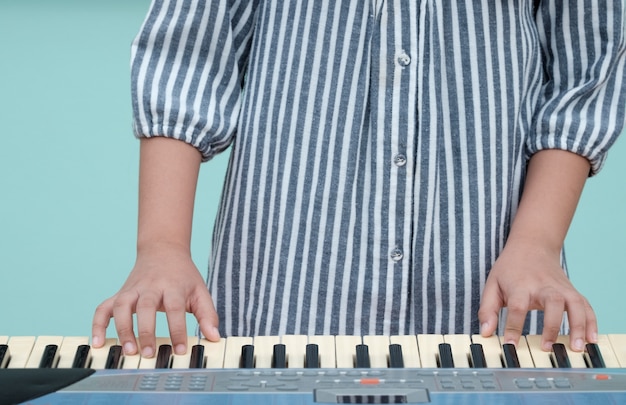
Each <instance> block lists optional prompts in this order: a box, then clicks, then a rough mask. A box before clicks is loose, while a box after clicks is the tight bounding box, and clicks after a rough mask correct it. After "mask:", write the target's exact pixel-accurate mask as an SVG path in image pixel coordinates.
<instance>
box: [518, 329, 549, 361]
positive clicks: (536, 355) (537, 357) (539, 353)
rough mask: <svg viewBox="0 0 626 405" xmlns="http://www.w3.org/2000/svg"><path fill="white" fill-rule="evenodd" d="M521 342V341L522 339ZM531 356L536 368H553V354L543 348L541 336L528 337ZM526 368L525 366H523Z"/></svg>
mask: <svg viewBox="0 0 626 405" xmlns="http://www.w3.org/2000/svg"><path fill="white" fill-rule="evenodd" d="M520 340H521V339H520ZM526 341H527V342H528V347H529V350H530V354H531V356H532V358H533V365H534V367H536V368H552V367H554V365H553V364H552V354H551V353H550V352H546V351H544V350H543V349H542V348H541V335H531V336H526ZM522 367H524V366H522Z"/></svg>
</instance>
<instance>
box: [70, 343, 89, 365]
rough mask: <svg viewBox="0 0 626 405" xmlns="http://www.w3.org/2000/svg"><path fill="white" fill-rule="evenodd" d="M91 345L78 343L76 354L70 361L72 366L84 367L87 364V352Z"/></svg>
mask: <svg viewBox="0 0 626 405" xmlns="http://www.w3.org/2000/svg"><path fill="white" fill-rule="evenodd" d="M90 351H91V347H90V346H89V345H80V346H78V347H77V348H76V354H75V355H74V361H73V362H72V368H86V367H87V366H88V365H89V364H88V363H89V357H90V356H89V352H90Z"/></svg>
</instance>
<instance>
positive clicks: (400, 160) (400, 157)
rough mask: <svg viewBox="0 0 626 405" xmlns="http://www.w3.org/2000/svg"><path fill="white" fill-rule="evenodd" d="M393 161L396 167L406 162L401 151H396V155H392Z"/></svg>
mask: <svg viewBox="0 0 626 405" xmlns="http://www.w3.org/2000/svg"><path fill="white" fill-rule="evenodd" d="M393 163H395V165H396V166H398V167H402V166H404V165H405V164H406V156H404V155H403V154H402V153H398V154H397V155H396V156H394V157H393Z"/></svg>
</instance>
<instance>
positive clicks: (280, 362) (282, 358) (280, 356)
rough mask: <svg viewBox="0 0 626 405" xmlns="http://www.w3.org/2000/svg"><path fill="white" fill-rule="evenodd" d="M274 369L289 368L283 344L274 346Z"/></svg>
mask: <svg viewBox="0 0 626 405" xmlns="http://www.w3.org/2000/svg"><path fill="white" fill-rule="evenodd" d="M257 366H258V365H257ZM272 368H287V352H286V350H285V345H284V344H282V343H278V344H275V345H274V353H273V354H272Z"/></svg>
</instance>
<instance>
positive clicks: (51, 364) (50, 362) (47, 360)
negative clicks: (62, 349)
mask: <svg viewBox="0 0 626 405" xmlns="http://www.w3.org/2000/svg"><path fill="white" fill-rule="evenodd" d="M58 350H59V346H58V345H46V347H45V348H44V350H43V353H42V355H41V358H40V359H39V368H56V365H57V362H58V360H59V356H58V353H57V352H58Z"/></svg>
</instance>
